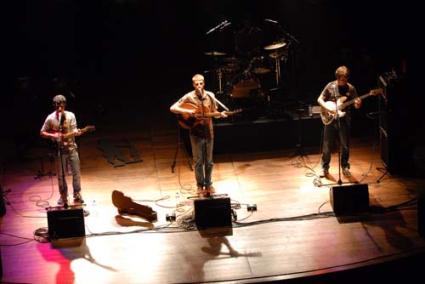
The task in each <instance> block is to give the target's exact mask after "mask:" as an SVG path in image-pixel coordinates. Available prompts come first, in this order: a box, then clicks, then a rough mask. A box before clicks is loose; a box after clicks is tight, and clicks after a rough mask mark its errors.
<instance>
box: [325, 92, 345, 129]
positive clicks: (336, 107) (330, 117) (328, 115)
mask: <svg viewBox="0 0 425 284" xmlns="http://www.w3.org/2000/svg"><path fill="white" fill-rule="evenodd" d="M346 100H347V97H340V98H339V99H338V100H337V102H336V103H335V102H332V101H327V102H325V105H326V107H327V108H329V109H331V110H332V112H330V111H328V110H327V109H326V108H324V107H322V109H321V112H320V117H321V119H322V122H323V124H324V125H329V124H331V123H332V121H334V120H335V118H336V113H335V112H336V111H337V112H338V117H340V118H341V117H344V116H345V114H346V112H345V111H342V110H341V109H340V108H341V105H342V104H343V103H344V102H345V101H346Z"/></svg>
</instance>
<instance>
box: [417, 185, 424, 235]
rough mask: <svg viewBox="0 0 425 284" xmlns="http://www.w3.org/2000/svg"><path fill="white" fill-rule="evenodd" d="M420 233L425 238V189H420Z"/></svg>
mask: <svg viewBox="0 0 425 284" xmlns="http://www.w3.org/2000/svg"><path fill="white" fill-rule="evenodd" d="M418 194H419V195H418V209H417V211H418V213H417V214H418V216H417V217H418V218H417V220H418V221H417V222H418V233H419V235H420V236H421V237H423V238H425V190H424V189H420V190H418Z"/></svg>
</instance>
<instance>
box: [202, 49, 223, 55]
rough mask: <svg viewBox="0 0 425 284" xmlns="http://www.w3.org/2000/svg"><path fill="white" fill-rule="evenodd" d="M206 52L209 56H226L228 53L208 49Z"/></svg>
mask: <svg viewBox="0 0 425 284" xmlns="http://www.w3.org/2000/svg"><path fill="white" fill-rule="evenodd" d="M204 54H205V55H208V56H224V55H226V53H224V52H221V51H216V50H212V51H207V52H204Z"/></svg>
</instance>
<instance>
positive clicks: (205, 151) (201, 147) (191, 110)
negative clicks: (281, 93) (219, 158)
mask: <svg viewBox="0 0 425 284" xmlns="http://www.w3.org/2000/svg"><path fill="white" fill-rule="evenodd" d="M192 84H193V88H194V90H193V91H190V92H188V93H187V94H185V95H184V96H183V97H181V98H180V99H179V100H178V101H177V102H175V103H174V104H173V105H172V106H171V107H170V111H171V112H173V113H175V114H179V115H183V116H187V117H191V118H193V119H194V120H195V123H193V124H192V126H191V128H190V130H189V131H190V135H189V136H190V143H191V145H192V155H193V161H194V163H195V178H196V184H197V193H198V195H200V196H203V195H210V194H213V193H214V192H215V190H214V187H213V186H212V179H211V175H212V170H213V144H214V143H213V141H214V131H213V122H212V118H213V117H216V118H220V117H227V114H226V112H225V111H222V112H218V111H217V104H216V101H215V95H214V93H212V92H210V91H207V90H205V89H204V87H205V80H204V76H202V75H200V74H196V75H194V76H193V77H192Z"/></svg>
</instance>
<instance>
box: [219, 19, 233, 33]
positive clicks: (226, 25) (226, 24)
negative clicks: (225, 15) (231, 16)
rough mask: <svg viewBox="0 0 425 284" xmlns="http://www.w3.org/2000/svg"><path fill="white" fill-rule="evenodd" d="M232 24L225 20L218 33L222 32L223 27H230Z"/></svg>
mask: <svg viewBox="0 0 425 284" xmlns="http://www.w3.org/2000/svg"><path fill="white" fill-rule="evenodd" d="M231 24H232V23H231V22H228V21H227V20H226V22H225V23H224V24H223V25H222V26H221V27H220V31H222V30H223V29H224V28H225V27H228V26H230V25H231Z"/></svg>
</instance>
